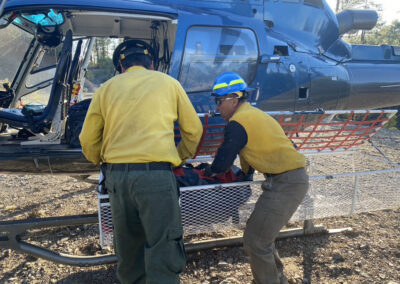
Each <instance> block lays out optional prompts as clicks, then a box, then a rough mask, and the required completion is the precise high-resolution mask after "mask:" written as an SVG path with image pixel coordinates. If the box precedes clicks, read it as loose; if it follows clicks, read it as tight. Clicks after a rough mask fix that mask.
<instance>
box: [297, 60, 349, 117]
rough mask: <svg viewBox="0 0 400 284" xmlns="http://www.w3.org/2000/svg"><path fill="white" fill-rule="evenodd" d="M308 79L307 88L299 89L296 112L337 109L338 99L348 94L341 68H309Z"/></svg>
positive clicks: (345, 76) (346, 80)
mask: <svg viewBox="0 0 400 284" xmlns="http://www.w3.org/2000/svg"><path fill="white" fill-rule="evenodd" d="M310 77H311V80H310V82H311V83H310V84H309V86H305V87H304V88H302V87H300V88H299V94H298V99H297V101H296V110H301V109H308V110H314V109H318V108H321V109H324V110H330V109H337V107H338V101H339V99H343V98H344V97H345V96H346V94H348V89H349V86H348V83H347V82H348V75H347V73H346V72H345V70H343V68H342V67H341V66H321V67H311V68H310ZM300 108H301V109H300Z"/></svg>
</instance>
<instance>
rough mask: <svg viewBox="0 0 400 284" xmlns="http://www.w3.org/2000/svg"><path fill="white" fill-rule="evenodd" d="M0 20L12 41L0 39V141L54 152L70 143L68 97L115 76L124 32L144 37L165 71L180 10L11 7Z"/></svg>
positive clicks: (79, 96)
mask: <svg viewBox="0 0 400 284" xmlns="http://www.w3.org/2000/svg"><path fill="white" fill-rule="evenodd" d="M2 3H4V1H3V2H2ZM1 21H2V22H1V23H4V25H2V26H1V27H3V28H2V29H0V36H1V37H2V38H4V39H9V40H5V41H2V42H1V43H0V51H1V54H0V65H1V66H6V68H1V70H0V83H2V84H1V85H2V86H0V92H1V93H0V107H1V109H0V129H1V130H2V131H3V134H2V135H1V137H0V144H2V145H5V144H7V145H10V144H12V145H21V146H26V147H30V146H32V147H42V148H46V149H50V148H49V147H51V146H49V145H48V144H58V145H61V147H58V146H55V147H57V151H64V150H63V149H64V148H65V150H67V149H68V148H69V147H70V145H69V144H68V143H67V141H66V139H65V137H66V133H65V131H66V127H65V126H66V123H67V120H68V109H69V107H70V104H76V103H78V102H79V101H81V100H83V99H90V98H91V97H92V95H93V93H94V92H95V91H96V90H97V88H99V86H100V85H101V84H102V83H104V82H105V81H106V80H108V79H109V78H111V77H112V76H114V75H115V71H114V66H113V62H112V52H113V50H114V49H115V47H116V46H117V45H118V44H119V43H120V42H122V41H124V40H126V39H139V40H142V41H144V42H146V43H147V44H149V45H150V46H151V47H152V49H153V50H154V57H155V69H156V70H158V71H162V72H168V71H169V68H170V65H171V56H172V49H173V47H174V43H175V36H176V25H177V21H176V19H175V16H171V15H169V14H162V13H158V12H154V15H152V14H150V13H148V12H146V13H140V12H137V11H136V12H135V13H132V12H131V13H128V12H126V13H116V12H105V11H94V10H90V11H89V10H84V9H79V10H75V9H74V8H71V9H69V8H65V7H64V8H63V9H56V8H54V9H51V8H46V9H40V8H32V10H31V11H29V10H24V12H23V13H22V12H20V11H11V12H10V11H7V12H6V14H5V15H4V16H3V17H2V19H1ZM61 41H63V43H61ZM67 42H68V46H69V48H68V49H67ZM83 118H84V116H83ZM82 123H83V119H82ZM67 136H68V135H67ZM41 145H43V146H41ZM45 145H47V146H45ZM69 154H70V153H69ZM37 167H38V166H37Z"/></svg>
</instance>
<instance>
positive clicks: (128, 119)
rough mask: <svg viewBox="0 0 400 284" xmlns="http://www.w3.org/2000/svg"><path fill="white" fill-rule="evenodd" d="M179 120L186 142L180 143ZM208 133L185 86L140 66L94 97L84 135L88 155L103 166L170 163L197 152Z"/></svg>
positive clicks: (83, 129)
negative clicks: (177, 138) (177, 137)
mask: <svg viewBox="0 0 400 284" xmlns="http://www.w3.org/2000/svg"><path fill="white" fill-rule="evenodd" d="M175 121H178V123H179V127H180V132H181V137H182V139H181V141H180V143H179V144H178V146H177V147H176V146H175V142H174V122H175ZM202 132H203V129H202V124H201V122H200V119H199V117H198V115H197V113H196V111H195V110H194V108H193V106H192V104H191V102H190V100H189V98H188V97H187V95H186V93H185V91H184V90H183V88H182V86H181V85H180V83H179V82H178V81H177V80H175V79H174V78H172V77H170V76H168V75H166V74H164V73H161V72H157V71H151V70H147V69H145V68H143V67H139V66H134V67H131V68H129V69H128V70H127V71H126V72H125V73H122V74H120V75H117V76H115V77H113V78H111V79H110V80H108V81H107V82H106V83H104V84H103V85H102V86H101V87H100V88H99V89H98V90H97V92H96V93H95V94H94V96H93V99H92V102H91V104H90V107H89V109H88V112H87V115H86V118H85V122H84V125H83V127H82V132H81V134H80V136H79V139H80V141H81V145H82V152H83V154H84V155H85V157H86V158H87V159H88V160H89V161H91V162H93V163H94V164H99V163H100V162H105V163H147V162H170V163H171V164H173V165H174V166H178V165H179V164H181V163H182V161H183V160H185V159H187V158H190V157H192V156H193V155H194V154H195V151H196V149H197V146H198V143H199V141H200V138H201V135H202Z"/></svg>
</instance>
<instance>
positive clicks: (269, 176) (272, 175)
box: [263, 168, 303, 178]
mask: <svg viewBox="0 0 400 284" xmlns="http://www.w3.org/2000/svg"><path fill="white" fill-rule="evenodd" d="M300 169H303V168H298V169H294V170H289V171H286V172H282V173H279V174H263V175H264V177H265V178H273V177H276V176H279V175H281V174H284V173H288V172H291V171H296V170H300Z"/></svg>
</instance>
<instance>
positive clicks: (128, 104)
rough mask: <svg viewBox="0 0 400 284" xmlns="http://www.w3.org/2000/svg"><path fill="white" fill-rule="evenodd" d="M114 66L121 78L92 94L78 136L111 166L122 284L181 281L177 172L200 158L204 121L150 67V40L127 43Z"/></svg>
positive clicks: (88, 151) (90, 155)
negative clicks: (177, 129)
mask: <svg viewBox="0 0 400 284" xmlns="http://www.w3.org/2000/svg"><path fill="white" fill-rule="evenodd" d="M113 62H114V65H115V67H116V69H117V70H118V71H120V73H121V74H119V75H117V76H115V77H113V78H111V79H110V80H108V81H107V82H105V83H104V84H103V85H102V86H101V87H100V88H99V89H98V90H97V92H96V93H95V94H94V96H93V99H92V102H91V104H90V107H89V110H88V113H87V115H86V119H85V122H84V125H83V128H82V132H81V134H80V136H79V138H80V141H81V145H82V151H83V153H84V155H85V156H86V158H87V159H88V160H89V161H91V162H93V163H94V164H99V163H102V167H104V166H105V168H106V170H105V177H106V181H105V185H106V188H107V189H108V193H109V196H110V203H111V210H112V217H113V224H114V244H115V251H116V254H117V257H118V267H117V276H118V278H119V280H120V281H121V282H122V283H163V284H164V283H171V284H172V283H179V273H180V272H182V271H183V269H184V267H185V264H186V255H185V251H184V247H183V240H182V234H183V230H182V223H181V214H180V208H179V204H178V190H177V185H176V181H175V177H174V175H173V173H172V167H174V166H178V165H180V164H181V163H182V162H183V161H184V160H186V159H187V158H190V157H192V156H193V155H194V154H195V151H196V148H197V145H198V143H199V141H200V138H201V135H202V124H201V122H200V119H199V117H198V115H197V113H196V111H195V110H194V108H193V106H192V104H191V102H190V100H189V98H188V97H187V95H186V93H185V91H184V90H183V88H182V86H181V85H180V84H179V82H178V81H177V80H175V79H173V78H172V77H170V76H168V75H166V74H164V73H161V72H157V71H153V70H152V69H153V60H152V51H151V47H150V46H149V45H148V44H147V43H145V42H143V41H139V40H129V41H125V42H123V43H122V44H120V45H119V46H118V47H117V48H116V50H115V51H114V55H113ZM175 121H177V122H178V123H179V127H180V131H181V137H182V139H181V141H180V142H179V144H178V146H177V147H176V146H175V142H174V122H175Z"/></svg>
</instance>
